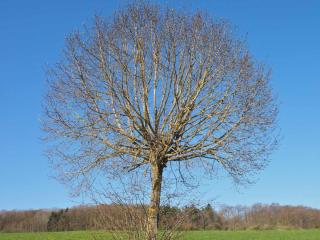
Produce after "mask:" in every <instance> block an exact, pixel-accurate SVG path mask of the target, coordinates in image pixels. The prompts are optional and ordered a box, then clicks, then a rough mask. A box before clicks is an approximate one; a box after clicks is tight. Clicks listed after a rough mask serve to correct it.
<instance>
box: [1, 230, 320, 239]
mask: <svg viewBox="0 0 320 240" xmlns="http://www.w3.org/2000/svg"><path fill="white" fill-rule="evenodd" d="M95 237H96V239H98V240H99V239H101V240H109V239H111V236H110V235H109V234H107V233H102V232H90V231H79V232H50V233H0V240H90V239H92V240H93V239H94V238H95ZM183 239H185V240H211V239H212V240H229V239H230V240H319V239H320V230H270V231H235V232H231V231H190V232H187V233H186V234H185V237H184V238H183Z"/></svg>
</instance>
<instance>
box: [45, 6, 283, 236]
mask: <svg viewBox="0 0 320 240" xmlns="http://www.w3.org/2000/svg"><path fill="white" fill-rule="evenodd" d="M269 76H270V74H269V71H268V70H266V69H265V68H264V66H263V65H262V64H259V63H258V62H256V61H255V60H254V58H253V57H252V56H251V54H250V53H249V52H248V50H247V49H246V47H245V45H244V43H243V42H242V41H241V40H239V39H238V38H237V36H236V34H234V33H233V32H232V28H231V27H230V26H229V24H228V23H226V22H225V21H220V20H219V21H218V20H214V19H212V18H210V17H208V16H206V15H205V14H202V13H199V12H198V13H194V14H185V13H183V12H179V11H176V10H172V9H161V8H160V7H159V6H156V5H152V4H148V3H144V2H138V3H134V4H131V5H129V6H127V7H126V8H124V9H122V10H120V11H118V12H116V13H115V14H114V15H113V16H112V18H111V19H110V20H104V19H102V18H100V17H96V18H95V21H94V24H93V26H92V27H85V28H84V29H82V30H81V31H78V32H76V33H74V34H72V35H70V36H69V37H68V39H67V44H66V48H65V50H64V58H63V59H62V60H61V62H59V63H58V64H57V65H56V66H55V67H54V68H53V69H51V71H50V74H49V89H48V94H47V96H46V100H45V116H46V117H45V121H44V129H45V131H46V132H47V133H48V135H47V136H48V139H50V140H51V144H50V152H49V153H50V156H51V159H52V160H53V163H54V165H55V167H56V168H57V170H58V173H59V177H60V179H62V180H64V181H66V182H67V183H69V184H70V183H75V184H76V185H75V186H77V187H78V189H79V190H81V189H83V187H87V186H90V184H92V181H91V180H92V178H89V177H88V176H91V177H94V178H96V176H97V174H98V173H99V172H100V173H103V176H109V177H112V176H119V175H120V176H123V175H124V174H126V173H128V172H131V171H134V172H137V173H139V174H140V176H141V181H144V182H148V181H149V182H150V187H149V194H150V198H149V201H150V202H149V206H148V217H147V222H146V239H148V240H151V239H156V238H157V215H158V213H159V207H160V195H161V190H162V184H163V181H164V180H166V179H170V178H174V179H176V181H177V182H178V183H185V184H187V183H188V180H191V181H193V179H196V178H197V176H200V174H199V173H200V171H202V172H203V173H206V174H209V175H210V174H211V173H212V172H214V170H215V169H216V168H221V169H224V170H225V171H226V172H227V173H228V174H229V175H230V176H231V177H232V178H233V179H234V180H235V181H236V182H244V181H247V180H248V179H250V176H252V174H254V173H256V172H257V171H258V170H260V169H262V168H263V167H264V166H265V164H266V163H267V159H268V156H269V154H270V153H271V151H272V150H273V148H274V146H275V144H276V139H275V137H274V134H273V130H274V126H275V119H276V115H277V106H276V104H275V101H274V98H273V94H272V90H271V88H270V86H269ZM201 175H203V174H201ZM191 183H192V182H191Z"/></svg>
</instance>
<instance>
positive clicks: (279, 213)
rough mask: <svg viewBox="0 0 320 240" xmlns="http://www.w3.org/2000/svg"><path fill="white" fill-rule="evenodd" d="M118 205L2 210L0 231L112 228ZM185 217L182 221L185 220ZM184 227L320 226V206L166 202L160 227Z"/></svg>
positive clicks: (231, 228)
mask: <svg viewBox="0 0 320 240" xmlns="http://www.w3.org/2000/svg"><path fill="white" fill-rule="evenodd" d="M118 209H119V208H118V206H116V205H100V206H98V207H97V206H78V207H73V208H70V209H61V210H28V211H1V212H0V232H40V231H72V230H99V229H108V227H110V228H111V226H107V225H108V224H107V223H105V222H104V223H103V222H102V221H100V220H101V214H104V215H107V216H108V218H109V219H114V221H115V222H116V221H119V220H121V219H119V218H121V215H118V214H117V212H118ZM181 220H182V221H181ZM177 221H180V222H181V224H180V225H179V228H180V229H181V230H201V229H206V230H209V229H215V230H244V229H276V228H294V229H297V228H301V229H310V228H320V210H319V209H313V208H308V207H303V206H281V205H278V204H271V205H263V204H255V205H252V206H250V207H246V206H224V207H220V208H219V210H215V209H214V208H213V207H212V206H211V205H210V204H208V205H207V206H205V207H197V206H196V205H190V206H186V207H183V208H178V207H170V206H162V207H161V214H160V217H159V227H160V228H165V226H168V225H176V222H177Z"/></svg>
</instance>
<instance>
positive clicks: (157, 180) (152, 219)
mask: <svg viewBox="0 0 320 240" xmlns="http://www.w3.org/2000/svg"><path fill="white" fill-rule="evenodd" d="M151 170H152V175H151V176H152V189H151V199H150V205H149V209H148V219H147V240H156V239H157V232H158V214H159V207H160V194H161V183H162V173H163V167H162V166H159V165H157V164H154V165H152V167H151Z"/></svg>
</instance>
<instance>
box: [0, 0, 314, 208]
mask: <svg viewBox="0 0 320 240" xmlns="http://www.w3.org/2000/svg"><path fill="white" fill-rule="evenodd" d="M111 2H115V1H109V0H104V1H103V0H90V1H88V0H68V1H63V0H56V1H43V0H29V1H23V0H20V1H18V0H1V1H0V31H1V32H0V111H1V112H0V209H30V208H51V207H66V206H72V205H74V204H78V203H81V201H82V199H72V198H70V197H69V194H68V191H67V189H66V187H64V186H63V185H60V184H59V183H58V182H56V181H55V180H53V179H51V178H50V175H51V173H50V171H51V169H50V168H49V164H48V162H47V159H46V158H45V157H44V155H43V150H44V149H45V146H44V143H43V142H42V141H41V140H40V137H41V130H40V124H39V119H40V117H41V101H42V97H43V95H44V90H45V71H44V70H45V68H46V66H47V65H49V66H50V65H52V64H53V63H54V62H56V61H57V60H58V59H59V56H60V55H61V50H62V48H63V46H64V37H65V36H66V34H68V33H70V32H71V31H72V30H74V29H75V28H77V27H80V26H81V24H83V23H85V22H88V21H90V19H91V16H92V15H93V14H94V13H99V14H103V15H110V14H111V13H112V11H113V10H114V9H116V8H117V7H118V6H119V5H121V3H116V4H114V3H113V4H112V3H111ZM168 2H169V1H168ZM180 5H182V6H184V7H186V6H187V8H189V10H191V11H192V10H194V9H196V8H199V9H204V10H207V11H208V12H209V13H210V14H212V15H215V16H217V17H224V18H227V19H229V20H230V21H231V22H232V23H233V24H235V25H237V26H238V29H239V31H240V32H241V33H242V34H246V33H248V37H247V39H248V46H249V48H250V50H251V51H252V52H253V53H254V55H255V56H256V57H257V58H258V59H260V60H262V61H264V62H266V63H267V64H268V65H269V66H271V67H272V68H273V86H274V89H275V92H276V93H277V95H278V97H279V101H280V103H281V105H280V116H279V126H280V128H281V134H282V142H281V145H280V147H279V149H278V151H277V152H275V154H273V155H272V157H271V163H270V165H269V166H268V167H267V169H266V170H265V171H263V172H262V173H261V174H260V175H259V179H258V181H257V183H256V184H255V185H252V186H250V187H246V188H240V189H236V188H235V187H234V186H233V185H232V184H231V183H230V181H228V180H225V179H220V180H219V181H217V182H216V183H214V185H212V187H211V188H210V192H209V193H208V194H207V197H208V198H211V197H215V198H216V199H217V201H218V202H223V203H227V204H252V203H255V202H263V203H272V202H279V203H281V204H294V205H298V204H303V205H307V206H311V207H317V208H320V187H319V186H320V126H319V124H320V78H319V76H320V27H319V24H320V1H316V0H314V1H312V0H308V1H302V0H301V1H297V0H295V1H289V0H282V1H278V0H269V1H256V0H242V1H238V0H234V1H231V0H227V1H226V0H211V1H209V0H208V1H182V0H180V1H176V2H175V6H180ZM84 201H85V200H84Z"/></svg>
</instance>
